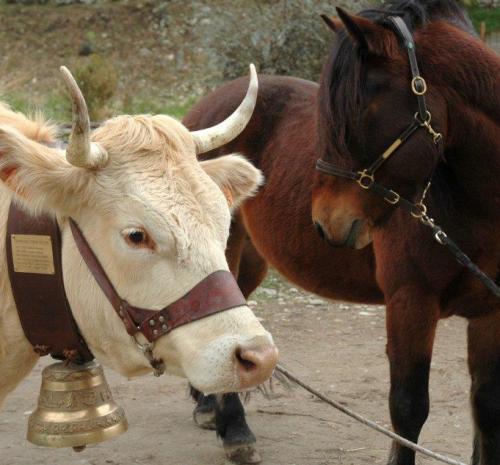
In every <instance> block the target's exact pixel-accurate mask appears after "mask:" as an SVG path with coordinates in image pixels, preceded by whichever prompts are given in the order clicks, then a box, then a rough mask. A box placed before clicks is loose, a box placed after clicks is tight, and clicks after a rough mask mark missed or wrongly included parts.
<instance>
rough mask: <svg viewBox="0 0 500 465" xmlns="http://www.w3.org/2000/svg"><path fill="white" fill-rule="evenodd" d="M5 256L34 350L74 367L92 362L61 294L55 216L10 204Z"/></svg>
mask: <svg viewBox="0 0 500 465" xmlns="http://www.w3.org/2000/svg"><path fill="white" fill-rule="evenodd" d="M13 247H14V248H15V249H16V250H15V251H14V253H15V254H16V262H15V261H14V257H13ZM50 252H51V255H52V258H51V257H50ZM6 253H7V267H8V272H9V279H10V283H11V287H12V293H13V295H14V301H15V303H16V308H17V311H18V314H19V318H20V320H21V325H22V327H23V330H24V334H25V335H26V338H27V339H28V341H29V342H30V343H31V344H32V345H33V348H34V350H35V352H37V353H38V354H39V355H41V356H43V355H48V354H50V355H52V356H53V357H54V358H58V359H69V360H71V361H72V362H74V363H85V362H88V361H90V360H92V359H93V358H94V356H93V355H92V353H91V352H90V349H89V348H88V346H87V344H86V343H85V341H84V340H83V338H82V336H81V335H80V332H79V330H78V326H77V324H76V322H75V320H74V318H73V315H72V313H71V308H70V306H69V303H68V300H67V298H66V293H65V291H64V283H63V277H62V276H63V275H62V263H61V255H62V249H61V235H60V232H59V228H58V225H57V221H56V220H55V218H53V217H49V216H46V215H43V216H36V217H35V216H32V215H30V214H28V213H26V212H25V211H23V210H22V209H21V208H20V207H18V206H16V205H15V203H12V204H11V206H10V210H9V218H8V221H7V235H6ZM41 254H42V255H43V254H45V256H42V255H41ZM41 256H42V258H40V257H41ZM51 260H53V262H52V263H50V261H51ZM37 261H38V265H37ZM40 263H42V266H39V264H40ZM52 264H53V268H52V269H50V268H51V266H52ZM44 267H45V269H44Z"/></svg>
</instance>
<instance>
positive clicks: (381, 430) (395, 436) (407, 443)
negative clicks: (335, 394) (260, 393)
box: [276, 365, 465, 465]
mask: <svg viewBox="0 0 500 465" xmlns="http://www.w3.org/2000/svg"><path fill="white" fill-rule="evenodd" d="M276 371H278V372H279V373H281V374H282V375H283V376H285V377H286V378H288V379H289V380H290V381H292V382H294V383H295V384H298V385H299V386H300V387H302V388H303V389H305V390H306V391H308V392H310V393H311V394H313V395H314V396H316V397H317V398H318V399H321V400H322V401H323V402H326V403H327V404H328V405H331V406H332V407H334V408H336V409H337V410H340V411H341V412H342V413H345V414H346V415H348V416H349V417H351V418H354V419H355V420H357V421H359V422H360V423H362V424H363V425H366V426H368V427H370V428H372V429H374V430H375V431H378V432H379V433H382V434H385V435H386V436H389V437H390V438H391V439H393V440H394V441H396V442H398V443H399V444H401V445H402V446H405V447H408V448H409V449H412V450H414V451H415V452H419V453H420V454H423V455H427V456H428V457H431V458H433V459H435V460H439V461H440V462H443V463H448V464H449V465H465V463H463V462H460V461H458V460H455V459H452V458H450V457H446V456H445V455H441V454H438V453H436V452H433V451H431V450H429V449H426V448H425V447H422V446H419V445H418V444H415V443H414V442H411V441H409V440H408V439H405V438H403V437H401V436H399V434H396V433H394V432H393V431H390V430H388V429H386V428H384V427H382V426H380V425H379V424H377V423H375V422H374V421H371V420H368V419H367V418H365V417H363V416H362V415H360V414H359V413H356V412H354V411H353V410H351V409H349V408H347V407H345V406H344V405H342V404H340V403H339V402H336V401H334V400H331V399H329V398H328V397H326V396H325V395H323V394H321V392H319V391H317V390H316V389H314V388H313V387H311V386H309V385H308V384H306V383H305V382H304V381H301V380H300V379H299V378H297V377H296V376H295V375H293V374H292V373H290V372H289V371H288V370H287V369H286V368H283V367H282V366H280V365H278V366H277V367H276Z"/></svg>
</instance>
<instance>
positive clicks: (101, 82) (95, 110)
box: [74, 54, 118, 121]
mask: <svg viewBox="0 0 500 465" xmlns="http://www.w3.org/2000/svg"><path fill="white" fill-rule="evenodd" d="M74 76H75V79H76V82H77V83H78V85H79V86H80V89H81V90H82V92H83V95H84V97H85V100H86V101H87V105H88V107H89V115H90V118H91V119H92V120H95V121H99V120H101V119H103V118H105V117H107V116H109V112H110V111H109V108H108V107H107V104H108V102H109V100H110V99H111V97H113V95H114V94H115V92H116V89H117V86H118V73H117V71H116V68H115V67H114V66H113V64H112V63H110V62H109V61H108V60H105V59H104V58H103V57H101V56H100V55H97V54H93V55H91V56H90V57H88V58H86V59H85V60H84V62H83V63H82V64H81V65H79V66H78V67H77V68H76V69H75V72H74Z"/></svg>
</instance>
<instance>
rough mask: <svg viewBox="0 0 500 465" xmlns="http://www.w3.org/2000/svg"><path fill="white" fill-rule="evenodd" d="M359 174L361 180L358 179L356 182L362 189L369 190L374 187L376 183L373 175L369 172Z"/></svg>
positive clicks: (359, 172) (364, 171)
mask: <svg viewBox="0 0 500 465" xmlns="http://www.w3.org/2000/svg"><path fill="white" fill-rule="evenodd" d="M357 174H358V175H359V178H358V179H356V182H357V183H358V184H359V186H360V187H361V188H362V189H365V190H368V189H370V188H371V187H372V186H373V183H374V182H375V178H374V176H373V174H371V173H368V171H367V170H363V171H358V173H357Z"/></svg>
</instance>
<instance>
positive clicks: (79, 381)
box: [27, 361, 128, 452]
mask: <svg viewBox="0 0 500 465" xmlns="http://www.w3.org/2000/svg"><path fill="white" fill-rule="evenodd" d="M127 427H128V424H127V419H126V418H125V412H124V411H123V409H122V408H121V407H119V406H118V405H117V404H115V402H114V400H113V398H112V396H111V391H110V390H109V386H108V383H107V382H106V379H105V378H104V373H103V370H102V367H101V366H100V365H99V364H98V363H97V362H95V361H92V362H89V363H86V364H84V365H74V364H71V363H70V364H68V365H66V364H65V363H63V362H59V363H54V364H52V365H49V366H48V367H46V368H44V370H43V372H42V387H41V389H40V396H39V397H38V406H37V408H36V410H35V411H34V412H33V413H32V414H31V415H30V417H29V422H28V434H27V439H28V441H29V442H32V443H33V444H37V445H39V446H47V447H73V449H74V450H75V451H77V452H79V451H81V450H83V449H84V448H85V446H86V445H87V444H94V443H97V442H102V441H106V440H108V439H112V438H114V437H116V436H119V435H120V434H122V433H124V432H125V431H126V430H127Z"/></svg>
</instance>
